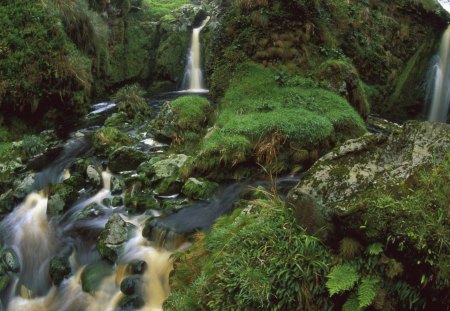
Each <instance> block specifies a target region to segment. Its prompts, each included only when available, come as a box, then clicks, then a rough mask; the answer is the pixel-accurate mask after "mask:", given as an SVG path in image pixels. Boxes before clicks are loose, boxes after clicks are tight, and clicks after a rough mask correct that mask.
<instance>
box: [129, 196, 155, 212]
mask: <svg viewBox="0 0 450 311" xmlns="http://www.w3.org/2000/svg"><path fill="white" fill-rule="evenodd" d="M125 206H126V208H127V211H128V212H129V213H131V214H136V213H143V212H145V211H146V210H149V209H159V201H158V200H157V199H156V198H155V196H154V195H153V194H152V193H149V192H147V191H135V192H134V193H132V192H127V193H126V194H125Z"/></svg>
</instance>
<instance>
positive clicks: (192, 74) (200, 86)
mask: <svg viewBox="0 0 450 311" xmlns="http://www.w3.org/2000/svg"><path fill="white" fill-rule="evenodd" d="M209 19H210V17H209V16H208V17H207V18H206V19H205V20H204V21H203V22H202V24H201V25H200V27H197V28H194V29H193V30H192V39H191V49H190V51H189V61H188V65H187V66H186V71H185V74H184V79H183V89H184V92H192V93H206V92H208V90H207V89H205V85H204V81H203V74H202V68H201V61H200V59H201V49H200V32H201V31H202V29H203V27H205V25H206V24H207V23H208V21H209Z"/></svg>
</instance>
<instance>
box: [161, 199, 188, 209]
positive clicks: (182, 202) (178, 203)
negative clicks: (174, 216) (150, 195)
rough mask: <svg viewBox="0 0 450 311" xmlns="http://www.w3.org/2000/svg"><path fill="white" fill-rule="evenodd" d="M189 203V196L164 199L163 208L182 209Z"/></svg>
mask: <svg viewBox="0 0 450 311" xmlns="http://www.w3.org/2000/svg"><path fill="white" fill-rule="evenodd" d="M188 204H189V200H188V199H187V198H170V199H163V200H162V204H161V208H162V209H163V210H164V211H167V212H173V211H177V210H180V209H182V208H184V207H186V206H187V205H188Z"/></svg>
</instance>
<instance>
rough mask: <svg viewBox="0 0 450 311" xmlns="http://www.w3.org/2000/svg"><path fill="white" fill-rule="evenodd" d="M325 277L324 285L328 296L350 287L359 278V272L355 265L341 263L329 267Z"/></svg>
mask: <svg viewBox="0 0 450 311" xmlns="http://www.w3.org/2000/svg"><path fill="white" fill-rule="evenodd" d="M327 278H328V281H327V283H326V286H327V288H328V291H329V292H330V296H333V295H335V294H340V293H342V292H345V291H348V290H350V289H352V288H353V286H354V285H355V283H356V282H357V281H358V279H359V273H358V271H357V270H356V267H355V266H352V265H350V264H343V265H338V266H334V267H333V268H331V272H330V274H328V275H327Z"/></svg>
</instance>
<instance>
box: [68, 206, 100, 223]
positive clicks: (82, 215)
mask: <svg viewBox="0 0 450 311" xmlns="http://www.w3.org/2000/svg"><path fill="white" fill-rule="evenodd" d="M104 214H105V212H104V211H103V210H102V207H101V206H100V205H98V204H97V203H96V202H92V203H91V204H88V205H87V206H86V207H85V208H83V210H81V212H79V213H78V214H77V215H76V216H75V219H74V220H75V221H76V220H81V219H94V218H96V217H98V216H100V215H104Z"/></svg>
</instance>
